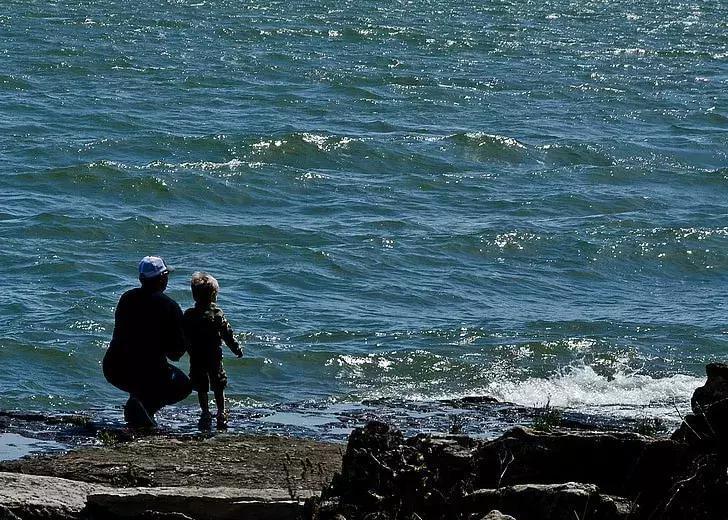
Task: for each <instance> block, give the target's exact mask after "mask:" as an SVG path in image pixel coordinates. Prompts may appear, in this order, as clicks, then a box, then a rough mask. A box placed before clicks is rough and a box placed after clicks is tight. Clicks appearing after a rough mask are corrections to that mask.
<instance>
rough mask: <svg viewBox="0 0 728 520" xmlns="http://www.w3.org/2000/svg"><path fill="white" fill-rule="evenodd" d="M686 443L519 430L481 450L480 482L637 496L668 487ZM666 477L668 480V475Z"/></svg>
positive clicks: (632, 435)
mask: <svg viewBox="0 0 728 520" xmlns="http://www.w3.org/2000/svg"><path fill="white" fill-rule="evenodd" d="M689 457H690V455H689V452H688V449H687V447H686V446H684V445H682V444H679V443H676V442H673V441H656V440H654V439H649V438H646V437H643V436H641V435H638V434H635V433H618V432H610V433H603V432H579V433H541V432H534V431H531V430H525V429H523V428H514V429H512V430H510V431H508V432H506V433H505V434H504V435H502V436H501V437H499V438H497V439H495V440H493V441H490V442H486V443H484V444H482V446H481V447H479V448H478V450H477V459H478V460H477V462H476V465H477V478H476V482H475V484H476V486H477V488H480V489H492V488H498V487H501V486H511V485H518V484H559V483H563V482H570V481H573V482H582V483H587V484H595V485H597V486H599V488H600V489H601V490H603V491H604V492H605V493H609V494H613V495H621V496H636V495H639V494H641V493H643V492H644V489H645V486H652V485H657V486H658V487H660V488H664V487H666V486H667V487H669V486H670V485H672V481H671V480H669V478H668V477H669V476H670V475H671V474H673V473H674V472H675V471H676V470H677V469H678V468H680V467H682V466H683V465H684V464H685V463H686V461H688V460H689ZM666 478H667V480H666V481H665V479H666Z"/></svg>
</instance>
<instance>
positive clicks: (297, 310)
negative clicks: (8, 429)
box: [0, 0, 728, 430]
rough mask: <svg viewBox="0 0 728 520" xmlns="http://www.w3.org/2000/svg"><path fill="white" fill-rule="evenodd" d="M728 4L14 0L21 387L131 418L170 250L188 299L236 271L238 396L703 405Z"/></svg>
mask: <svg viewBox="0 0 728 520" xmlns="http://www.w3.org/2000/svg"><path fill="white" fill-rule="evenodd" d="M726 20H728V4H726V3H725V2H715V1H708V0H696V1H694V2H672V1H671V2H657V1H655V0H652V1H648V0H638V1H629V2H627V1H613V2H601V1H580V2H570V1H567V0H551V1H546V2H521V1H506V0H503V1H495V2H474V1H470V0H465V1H457V2H455V1H444V2H443V1H426V0H413V1H407V2H404V1H402V2H385V3H382V2H371V1H359V2H339V3H332V2H321V1H319V2H315V1H314V2H311V1H308V2H300V1H290V2H272V1H271V2H257V1H233V0H216V1H210V0H208V1H192V0H190V1H186V0H166V1H161V2H154V3H152V4H149V3H148V2H141V1H139V0H125V1H123V2H122V1H120V0H108V1H104V2H81V1H77V0H65V1H54V2H49V1H40V0H30V1H28V0H22V1H21V0H10V1H8V2H5V3H4V9H3V12H2V13H0V35H2V38H0V64H2V67H1V69H0V158H1V160H0V234H1V235H0V236H2V240H0V266H2V267H0V269H1V270H0V274H2V276H0V363H2V366H3V373H2V376H1V377H0V408H3V409H24V410H25V409H32V410H39V411H58V412H67V411H78V410H88V409H91V410H95V411H96V412H95V413H98V414H101V415H104V414H105V413H109V411H113V412H111V413H118V410H117V407H118V406H119V405H120V403H121V402H122V400H123V396H122V395H121V394H120V392H118V391H116V390H114V389H113V388H111V387H110V386H108V385H107V384H106V383H105V382H104V380H103V377H102V375H101V373H100V367H99V361H100V359H101V358H102V356H103V353H104V349H105V348H106V345H107V343H108V340H109V338H110V336H111V331H112V327H113V310H114V306H115V304H116V301H117V299H118V298H119V296H120V295H121V293H122V292H123V291H124V290H126V289H128V288H129V287H131V286H133V285H134V284H135V268H136V263H137V262H138V260H139V258H140V257H141V256H143V255H145V254H149V253H155V254H161V255H163V256H164V257H165V258H166V259H167V260H168V261H169V262H170V263H172V264H173V265H174V266H176V268H177V270H176V272H175V273H174V275H173V277H172V279H171V283H170V294H171V295H172V296H173V297H174V298H175V299H177V300H178V301H179V302H180V304H181V305H182V306H183V307H186V306H189V305H190V304H191V296H190V294H189V291H188V289H187V280H188V277H189V275H190V274H191V273H192V271H193V270H197V269H204V270H208V271H210V272H211V273H213V274H214V275H215V276H216V277H217V278H218V279H219V280H220V282H221V285H222V291H221V295H220V304H221V306H222V307H223V308H224V309H225V310H226V312H227V314H228V316H229V318H230V320H231V322H232V324H233V326H234V327H235V329H236V331H237V332H238V336H239V339H240V340H244V341H245V343H246V357H245V358H244V359H243V360H236V359H232V358H231V359H229V360H228V361H227V364H226V366H227V370H228V374H229V376H230V387H229V396H230V397H231V400H232V402H233V407H234V408H235V409H236V410H238V411H239V413H242V412H240V410H251V409H255V408H256V407H262V408H266V407H272V406H277V407H278V408H277V409H276V410H277V411H276V413H278V414H279V415H278V418H279V419H281V420H280V421H279V422H280V423H281V424H285V423H286V420H287V418H286V417H287V416H280V414H281V413H287V412H285V409H287V408H286V407H289V408H290V407H293V408H296V407H298V408H299V409H300V408H301V407H304V406H315V407H316V406H328V407H336V406H344V407H356V406H359V404H360V403H362V402H364V401H367V400H372V399H377V400H379V401H378V402H388V403H391V404H390V405H388V406H390V407H392V409H393V410H395V411H394V412H392V413H390V415H396V410H401V411H402V413H403V414H407V413H410V414H411V413H412V409H413V406H414V404H413V403H416V402H433V401H435V400H438V399H450V398H454V397H459V396H466V395H491V396H494V397H497V398H498V399H501V400H505V401H510V402H515V403H518V404H521V405H526V406H533V405H536V406H543V405H544V404H545V403H546V402H550V404H552V405H556V406H560V407H566V408H570V409H575V410H585V411H590V412H593V413H597V414H599V413H603V414H610V415H612V414H616V415H621V416H628V417H643V416H653V415H656V416H669V415H672V416H673V417H674V415H675V414H676V412H675V408H676V407H677V408H684V407H685V404H686V403H687V400H688V398H689V395H690V393H691V392H692V389H693V388H694V387H695V386H696V385H699V384H701V381H702V377H703V371H702V367H703V364H704V363H705V362H707V361H712V360H724V359H725V357H726V354H728V336H727V335H728V325H727V318H726V316H727V315H728V312H727V311H728V306H727V305H726V292H727V290H728V37H727V36H726V35H727V34H728V23H727V22H726ZM183 364H184V362H183ZM397 403H399V405H398V404H397ZM188 406H189V411H190V413H193V412H194V409H195V408H194V406H195V405H194V400H193V399H191V400H190V401H189V403H188ZM281 407H283V409H281ZM436 408H437V407H436V406H435V409H436ZM431 409H432V408H431ZM169 413H170V414H174V413H177V412H175V411H171V412H169ZM246 413H247V412H246ZM261 416H265V417H271V416H270V415H265V414H261ZM281 417H282V418H281ZM170 420H171V419H170ZM317 420H318V419H317ZM317 420H314V421H313V422H312V423H311V424H309V425H304V426H311V427H312V428H313V429H314V430H315V426H316V424H314V423H316V421H317Z"/></svg>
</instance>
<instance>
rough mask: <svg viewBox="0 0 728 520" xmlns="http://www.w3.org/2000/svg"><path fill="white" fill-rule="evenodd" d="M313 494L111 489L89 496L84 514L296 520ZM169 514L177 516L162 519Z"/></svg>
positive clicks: (118, 518) (112, 519)
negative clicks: (305, 500)
mask: <svg viewBox="0 0 728 520" xmlns="http://www.w3.org/2000/svg"><path fill="white" fill-rule="evenodd" d="M313 494H314V493H313V491H307V492H299V494H298V495H297V496H296V497H291V496H290V494H289V493H288V492H287V491H286V490H281V489H234V488H197V487H189V488H127V489H113V490H106V491H104V492H101V493H92V494H90V495H89V496H88V505H87V509H86V512H87V514H88V515H89V517H90V518H91V519H92V520H96V519H98V520H106V519H109V520H122V519H132V518H142V517H143V518H175V519H182V518H184V516H186V517H189V518H193V519H194V520H238V519H240V518H256V519H262V520H297V519H298V518H299V517H300V516H301V513H302V511H303V505H302V500H303V499H304V498H309V497H310V496H312V495H313ZM170 514H172V515H177V516H175V517H165V516H163V515H170ZM154 515H156V516H154ZM160 515H161V516H160ZM180 515H184V516H180Z"/></svg>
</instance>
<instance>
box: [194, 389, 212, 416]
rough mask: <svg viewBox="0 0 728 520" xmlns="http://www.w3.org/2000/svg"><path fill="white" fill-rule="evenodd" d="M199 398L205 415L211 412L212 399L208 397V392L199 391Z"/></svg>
mask: <svg viewBox="0 0 728 520" xmlns="http://www.w3.org/2000/svg"><path fill="white" fill-rule="evenodd" d="M197 400H198V401H199V402H200V409H201V410H202V414H203V415H208V414H209V413H210V401H209V398H208V397H207V392H197Z"/></svg>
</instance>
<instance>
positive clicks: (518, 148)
mask: <svg viewBox="0 0 728 520" xmlns="http://www.w3.org/2000/svg"><path fill="white" fill-rule="evenodd" d="M447 140H448V141H450V142H452V143H454V144H455V145H456V146H458V147H462V149H463V150H464V151H466V152H467V153H470V154H473V155H474V157H476V158H477V159H478V160H488V161H496V162H497V161H504V162H513V163H521V162H523V161H525V160H527V159H528V158H529V154H528V152H529V148H528V147H527V146H526V145H525V144H523V143H521V142H520V141H518V140H517V139H515V138H513V137H509V136H505V135H499V134H489V133H486V132H465V133H458V134H453V135H451V136H448V137H447Z"/></svg>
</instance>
